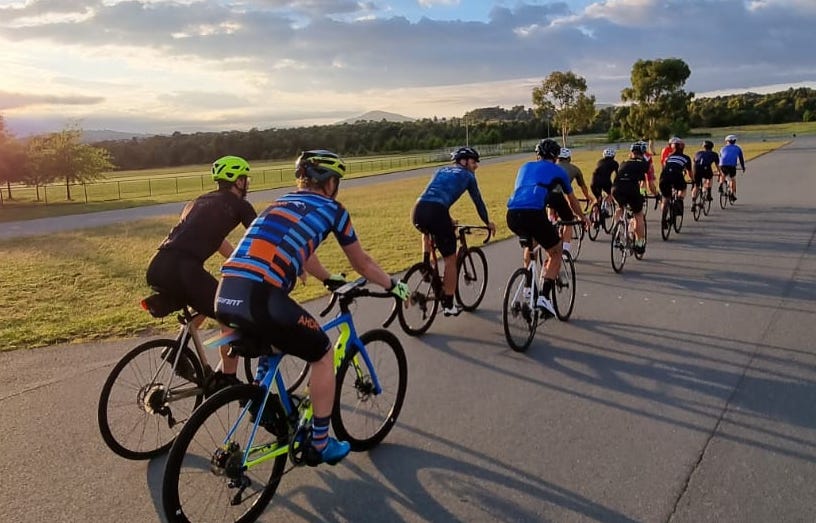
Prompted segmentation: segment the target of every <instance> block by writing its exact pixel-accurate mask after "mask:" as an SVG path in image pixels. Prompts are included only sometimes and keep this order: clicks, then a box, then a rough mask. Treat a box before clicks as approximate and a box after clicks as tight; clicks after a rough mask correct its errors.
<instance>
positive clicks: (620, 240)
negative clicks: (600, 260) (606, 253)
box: [609, 223, 628, 272]
mask: <svg viewBox="0 0 816 523" xmlns="http://www.w3.org/2000/svg"><path fill="white" fill-rule="evenodd" d="M609 245H610V257H611V260H612V270H614V271H615V272H620V271H622V270H623V266H624V264H625V263H626V254H627V252H628V246H627V244H626V227H624V226H622V225H621V224H620V223H617V224H615V227H614V228H613V229H612V240H611V241H610V242H609Z"/></svg>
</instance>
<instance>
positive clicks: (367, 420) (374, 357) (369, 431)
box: [332, 329, 408, 452]
mask: <svg viewBox="0 0 816 523" xmlns="http://www.w3.org/2000/svg"><path fill="white" fill-rule="evenodd" d="M360 341H361V342H362V343H363V346H364V350H363V351H360V348H359V347H357V346H354V347H351V346H350V347H348V349H347V350H348V352H347V353H346V357H345V359H344V360H343V362H342V363H341V364H340V367H339V369H338V370H337V392H336V394H335V396H334V411H333V412H332V427H333V428H334V433H335V435H336V436H337V439H339V440H343V441H348V442H349V444H350V445H351V450H353V451H355V452H359V451H363V450H369V449H371V448H373V447H375V446H377V445H378V444H379V443H380V442H381V441H382V440H383V439H384V438H385V437H386V436H387V435H388V433H389V432H391V429H392V428H393V427H394V423H396V421H397V418H398V417H399V413H400V410H402V404H403V402H404V401H405V391H406V390H407V388H408V363H407V361H406V359H405V350H404V349H403V348H402V344H400V342H399V340H398V339H397V337H396V336H394V335H393V334H392V333H391V332H389V331H387V330H385V329H375V330H371V331H368V332H366V333H364V334H363V335H362V336H360ZM375 377H376V382H377V383H379V385H380V389H381V391H380V392H377V391H376V390H375V379H374V378H375Z"/></svg>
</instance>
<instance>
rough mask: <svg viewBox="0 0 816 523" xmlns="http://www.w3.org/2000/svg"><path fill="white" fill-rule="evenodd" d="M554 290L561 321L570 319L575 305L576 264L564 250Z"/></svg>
mask: <svg viewBox="0 0 816 523" xmlns="http://www.w3.org/2000/svg"><path fill="white" fill-rule="evenodd" d="M553 291H554V292H553V306H554V307H555V315H556V316H558V319H559V320H561V321H568V320H569V318H570V315H571V314H572V309H573V308H574V307H575V264H574V263H573V258H572V256H571V255H570V253H569V252H566V251H564V253H563V256H562V257H561V269H559V270H558V276H557V277H556V279H555V287H554V289H553Z"/></svg>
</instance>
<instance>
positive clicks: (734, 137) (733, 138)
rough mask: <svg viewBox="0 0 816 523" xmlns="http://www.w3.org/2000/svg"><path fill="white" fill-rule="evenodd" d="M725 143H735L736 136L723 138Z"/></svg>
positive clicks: (730, 135)
mask: <svg viewBox="0 0 816 523" xmlns="http://www.w3.org/2000/svg"><path fill="white" fill-rule="evenodd" d="M725 141H726V142H728V143H736V142H737V135H736V134H729V135H728V136H726V137H725Z"/></svg>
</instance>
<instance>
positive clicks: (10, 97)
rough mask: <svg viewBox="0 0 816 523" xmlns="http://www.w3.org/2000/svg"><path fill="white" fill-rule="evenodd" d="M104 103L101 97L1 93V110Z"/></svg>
mask: <svg viewBox="0 0 816 523" xmlns="http://www.w3.org/2000/svg"><path fill="white" fill-rule="evenodd" d="M104 101H105V99H104V98H103V97H101V96H56V95H48V94H22V93H10V92H5V91H0V110H5V109H17V108H21V107H30V106H34V105H52V106H53V105H95V104H100V103H102V102H104Z"/></svg>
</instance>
